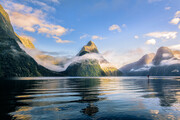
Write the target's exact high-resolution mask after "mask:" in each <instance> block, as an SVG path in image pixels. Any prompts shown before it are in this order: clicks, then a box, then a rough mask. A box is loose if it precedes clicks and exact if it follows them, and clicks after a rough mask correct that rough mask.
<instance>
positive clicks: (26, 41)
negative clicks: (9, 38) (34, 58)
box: [16, 35, 35, 49]
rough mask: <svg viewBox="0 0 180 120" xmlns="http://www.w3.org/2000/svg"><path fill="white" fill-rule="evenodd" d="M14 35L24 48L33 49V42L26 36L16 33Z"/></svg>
mask: <svg viewBox="0 0 180 120" xmlns="http://www.w3.org/2000/svg"><path fill="white" fill-rule="evenodd" d="M16 36H17V37H18V38H19V39H20V41H21V42H22V44H23V45H24V46H25V47H26V48H28V49H34V48H35V46H34V44H33V43H32V42H31V40H29V39H28V38H27V37H23V36H18V35H16Z"/></svg>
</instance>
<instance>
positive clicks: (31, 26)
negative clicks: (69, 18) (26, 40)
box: [5, 1, 72, 43]
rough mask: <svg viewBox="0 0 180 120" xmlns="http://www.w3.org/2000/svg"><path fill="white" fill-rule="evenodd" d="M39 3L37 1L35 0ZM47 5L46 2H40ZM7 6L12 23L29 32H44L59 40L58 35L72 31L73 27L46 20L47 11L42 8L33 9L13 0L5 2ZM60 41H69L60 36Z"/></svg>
mask: <svg viewBox="0 0 180 120" xmlns="http://www.w3.org/2000/svg"><path fill="white" fill-rule="evenodd" d="M35 3H37V1H36V2H35ZM37 4H41V5H43V6H46V4H45V3H42V2H38V3H37ZM5 8H6V10H7V12H8V13H9V16H10V19H11V22H12V24H13V25H14V26H15V27H17V28H21V29H23V30H25V31H29V32H36V31H37V32H38V33H43V34H45V35H46V36H48V37H52V38H54V39H56V40H57V37H58V38H59V37H60V36H62V35H64V34H66V33H67V32H71V30H72V29H66V28H64V27H62V26H60V25H55V24H51V23H49V22H48V21H47V20H46V17H47V16H46V13H44V12H43V11H42V10H37V9H33V8H32V7H29V6H26V5H23V4H18V3H14V2H11V1H8V2H5ZM57 41H58V42H59V43H68V42H69V41H64V42H62V41H61V39H60V38H59V39H58V40H57Z"/></svg>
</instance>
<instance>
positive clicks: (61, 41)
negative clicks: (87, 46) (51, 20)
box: [53, 36, 72, 43]
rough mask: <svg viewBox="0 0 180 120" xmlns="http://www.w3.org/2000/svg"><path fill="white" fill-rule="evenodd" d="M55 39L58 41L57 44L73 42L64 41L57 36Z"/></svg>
mask: <svg viewBox="0 0 180 120" xmlns="http://www.w3.org/2000/svg"><path fill="white" fill-rule="evenodd" d="M53 38H54V39H56V42H57V43H71V42H72V41H69V40H62V39H61V38H59V37H57V36H53Z"/></svg>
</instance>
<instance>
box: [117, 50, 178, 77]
mask: <svg viewBox="0 0 180 120" xmlns="http://www.w3.org/2000/svg"><path fill="white" fill-rule="evenodd" d="M120 70H121V71H122V72H123V74H124V75H128V76H129V75H131V76H145V75H152V76H179V75H180V51H177V50H176V51H174V50H171V49H169V48H168V47H160V48H159V49H158V50H157V52H156V54H153V53H151V54H147V55H145V56H143V57H142V58H141V59H140V60H138V61H136V62H134V63H130V64H128V65H125V66H123V67H122V68H120Z"/></svg>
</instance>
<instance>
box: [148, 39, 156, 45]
mask: <svg viewBox="0 0 180 120" xmlns="http://www.w3.org/2000/svg"><path fill="white" fill-rule="evenodd" d="M146 44H147V45H155V44H156V40H155V39H150V40H147V41H146Z"/></svg>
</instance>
